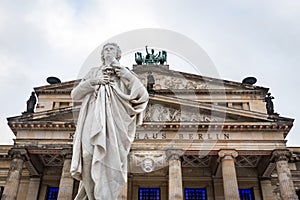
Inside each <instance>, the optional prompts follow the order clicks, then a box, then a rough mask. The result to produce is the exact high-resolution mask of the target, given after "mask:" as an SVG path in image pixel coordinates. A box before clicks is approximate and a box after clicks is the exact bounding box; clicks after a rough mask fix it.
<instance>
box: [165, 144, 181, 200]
mask: <svg viewBox="0 0 300 200" xmlns="http://www.w3.org/2000/svg"><path fill="white" fill-rule="evenodd" d="M166 153H167V158H168V161H169V200H183V191H182V174H181V160H180V156H182V155H183V150H177V149H169V150H167V152H166Z"/></svg>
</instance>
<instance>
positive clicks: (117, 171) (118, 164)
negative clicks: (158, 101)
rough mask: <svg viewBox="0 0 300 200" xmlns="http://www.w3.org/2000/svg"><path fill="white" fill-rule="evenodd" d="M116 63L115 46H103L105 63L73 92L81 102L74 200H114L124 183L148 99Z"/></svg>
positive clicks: (135, 80)
mask: <svg viewBox="0 0 300 200" xmlns="http://www.w3.org/2000/svg"><path fill="white" fill-rule="evenodd" d="M120 58H121V50H120V48H119V46H118V45H117V44H115V43H107V44H105V45H104V47H103V49H102V52H101V59H102V62H103V64H102V65H101V66H100V67H95V68H92V69H91V70H90V71H89V72H88V73H87V74H86V75H85V77H84V78H83V79H82V80H81V82H80V83H79V85H78V86H76V87H75V88H74V89H73V90H72V92H71V96H72V98H73V99H74V100H81V101H82V105H81V109H80V112H79V116H78V122H77V126H76V132H75V135H74V141H73V142H74V144H73V156H72V164H71V174H72V176H73V177H74V178H75V179H77V180H79V181H80V185H79V189H78V193H77V196H76V198H75V199H76V200H83V199H89V200H95V199H97V200H108V199H109V200H116V199H117V197H118V194H119V193H120V191H121V189H122V187H123V186H124V184H125V183H126V181H127V156H128V153H129V150H130V146H131V144H132V142H133V140H134V136H135V130H136V125H140V124H142V119H143V116H142V112H143V111H144V110H145V108H146V106H147V103H148V98H149V95H148V92H147V90H146V88H145V87H144V85H143V84H142V83H141V81H140V80H139V78H138V77H137V76H136V75H135V74H134V73H133V72H131V71H130V70H129V69H128V68H126V67H123V66H121V65H120V63H119V60H120Z"/></svg>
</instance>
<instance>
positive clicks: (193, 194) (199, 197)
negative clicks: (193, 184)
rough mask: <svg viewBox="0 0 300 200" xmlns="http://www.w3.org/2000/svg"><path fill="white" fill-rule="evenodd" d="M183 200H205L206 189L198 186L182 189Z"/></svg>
mask: <svg viewBox="0 0 300 200" xmlns="http://www.w3.org/2000/svg"><path fill="white" fill-rule="evenodd" d="M184 196H185V200H206V190H205V189H200V188H199V189H198V188H186V189H184Z"/></svg>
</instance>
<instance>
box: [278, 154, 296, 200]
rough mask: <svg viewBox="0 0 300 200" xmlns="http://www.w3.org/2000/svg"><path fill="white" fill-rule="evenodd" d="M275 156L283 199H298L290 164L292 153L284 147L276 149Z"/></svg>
mask: <svg viewBox="0 0 300 200" xmlns="http://www.w3.org/2000/svg"><path fill="white" fill-rule="evenodd" d="M273 157H274V159H275V162H276V170H277V174H278V180H279V189H280V194H281V198H282V199H283V200H298V197H297V195H296V191H295V188H294V184H293V180H292V175H291V171H290V168H289V164H288V161H289V158H290V157H291V153H290V152H289V151H288V150H284V149H283V150H275V151H274V152H273Z"/></svg>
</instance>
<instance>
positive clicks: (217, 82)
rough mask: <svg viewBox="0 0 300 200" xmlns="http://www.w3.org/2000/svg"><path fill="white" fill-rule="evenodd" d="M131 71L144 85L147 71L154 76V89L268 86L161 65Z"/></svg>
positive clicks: (255, 87)
mask: <svg viewBox="0 0 300 200" xmlns="http://www.w3.org/2000/svg"><path fill="white" fill-rule="evenodd" d="M133 71H134V72H135V73H136V74H137V75H138V76H139V78H140V79H141V81H142V82H143V83H144V85H147V79H148V78H147V77H148V76H149V72H151V75H152V76H153V78H154V81H155V84H154V89H155V90H224V91H225V90H226V91H228V90H250V91H251V90H252V91H253V90H261V91H263V92H266V91H268V88H264V87H259V86H253V85H243V84H242V83H240V82H233V81H227V80H222V79H216V78H209V77H205V76H200V75H195V74H189V73H185V72H179V71H174V70H169V69H167V68H165V67H162V66H157V65H153V66H151V65H150V66H148V65H139V66H135V67H134V68H133Z"/></svg>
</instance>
